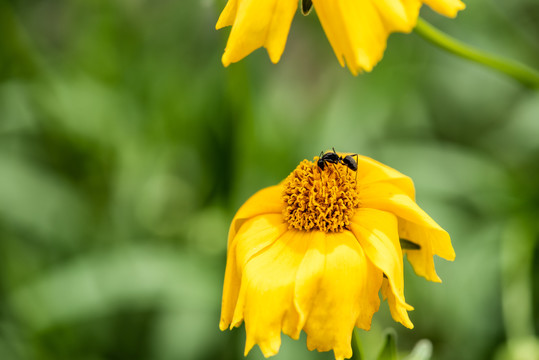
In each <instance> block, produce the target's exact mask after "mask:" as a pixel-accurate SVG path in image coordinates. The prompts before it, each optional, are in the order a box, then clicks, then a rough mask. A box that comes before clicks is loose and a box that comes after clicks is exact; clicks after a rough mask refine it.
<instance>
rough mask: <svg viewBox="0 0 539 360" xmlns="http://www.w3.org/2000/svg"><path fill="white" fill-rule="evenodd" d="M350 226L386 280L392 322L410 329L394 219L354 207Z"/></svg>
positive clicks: (400, 253) (411, 326)
mask: <svg viewBox="0 0 539 360" xmlns="http://www.w3.org/2000/svg"><path fill="white" fill-rule="evenodd" d="M351 229H352V232H353V233H354V235H355V237H356V238H357V240H358V241H359V244H361V247H362V248H363V249H364V250H365V253H366V254H367V257H368V258H369V260H370V261H371V262H372V263H373V264H374V265H375V266H376V267H377V268H378V269H380V270H381V271H383V272H384V274H386V276H387V278H388V279H389V283H390V285H391V291H392V293H393V294H394V295H395V299H396V315H397V316H396V317H394V319H395V321H398V322H400V323H401V324H403V325H404V326H406V327H408V328H410V329H411V328H413V324H412V322H411V321H410V318H409V317H408V313H407V312H406V311H407V310H410V309H411V307H410V305H408V304H406V301H405V299H404V277H403V264H402V251H401V247H400V243H399V236H398V233H397V218H396V217H395V216H394V215H393V214H390V213H387V212H385V211H380V210H375V209H358V211H357V212H356V215H355V216H354V218H353V219H352V223H351Z"/></svg>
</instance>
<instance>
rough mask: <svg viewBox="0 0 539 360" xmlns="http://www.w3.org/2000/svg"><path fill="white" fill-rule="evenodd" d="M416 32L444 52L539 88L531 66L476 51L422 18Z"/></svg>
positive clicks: (418, 21) (537, 73)
mask: <svg viewBox="0 0 539 360" xmlns="http://www.w3.org/2000/svg"><path fill="white" fill-rule="evenodd" d="M414 31H415V32H416V33H417V34H419V35H421V36H422V37H423V38H424V39H426V40H428V41H430V42H431V43H433V44H434V45H437V46H439V47H440V48H442V49H444V50H447V51H449V52H451V53H453V54H455V55H458V56H460V57H463V58H465V59H469V60H472V61H475V62H477V63H479V64H483V65H486V66H489V67H491V68H493V69H496V70H498V71H501V72H503V73H504V74H506V75H509V76H511V77H512V78H514V79H515V80H517V81H519V82H521V83H522V84H523V85H525V86H528V87H531V88H539V72H538V71H537V70H535V69H533V68H531V67H529V66H526V65H524V64H521V63H519V62H517V61H514V60H511V59H505V58H502V57H499V56H496V55H492V54H489V53H486V52H483V51H480V50H477V49H474V48H473V47H471V46H468V45H466V44H464V43H462V42H460V41H458V40H456V39H454V38H452V37H450V36H448V35H446V34H444V33H443V32H441V31H440V30H438V29H436V28H435V27H434V26H432V25H431V24H429V23H428V22H426V21H425V20H423V19H421V18H418V19H417V26H416V27H415V29H414Z"/></svg>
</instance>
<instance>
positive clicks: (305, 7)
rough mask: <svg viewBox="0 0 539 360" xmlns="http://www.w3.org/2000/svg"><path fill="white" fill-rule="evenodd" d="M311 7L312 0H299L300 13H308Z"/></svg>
mask: <svg viewBox="0 0 539 360" xmlns="http://www.w3.org/2000/svg"><path fill="white" fill-rule="evenodd" d="M312 7H313V2H312V0H301V13H302V14H303V15H305V16H307V15H309V13H310V12H311V8H312Z"/></svg>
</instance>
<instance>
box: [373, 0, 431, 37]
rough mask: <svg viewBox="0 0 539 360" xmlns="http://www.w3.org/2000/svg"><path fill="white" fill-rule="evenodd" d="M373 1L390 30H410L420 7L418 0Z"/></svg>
mask: <svg viewBox="0 0 539 360" xmlns="http://www.w3.org/2000/svg"><path fill="white" fill-rule="evenodd" d="M370 1H373V0H370ZM373 3H374V4H375V5H376V7H377V9H378V12H379V16H380V17H381V18H382V19H383V22H384V24H385V25H386V27H387V29H388V30H389V31H391V32H395V31H400V32H410V31H412V29H413V28H414V26H415V24H416V20H417V16H418V15H419V9H420V8H421V1H420V0H374V1H373Z"/></svg>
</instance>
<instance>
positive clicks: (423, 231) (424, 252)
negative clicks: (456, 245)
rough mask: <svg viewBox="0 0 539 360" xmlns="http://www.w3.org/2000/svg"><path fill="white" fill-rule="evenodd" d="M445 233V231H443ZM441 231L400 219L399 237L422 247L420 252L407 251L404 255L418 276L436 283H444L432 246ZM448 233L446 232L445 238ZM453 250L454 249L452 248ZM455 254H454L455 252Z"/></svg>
mask: <svg viewBox="0 0 539 360" xmlns="http://www.w3.org/2000/svg"><path fill="white" fill-rule="evenodd" d="M442 231H443V230H442ZM439 234H440V230H438V229H431V228H429V227H425V226H421V225H417V224H415V223H413V222H410V221H406V220H403V219H402V218H401V219H399V235H400V237H401V238H403V239H414V240H413V241H414V242H415V243H416V244H419V245H420V246H421V249H419V250H405V251H404V253H405V254H406V257H407V258H408V261H409V262H410V264H412V267H413V268H414V271H415V273H416V274H417V275H419V276H423V277H424V278H425V279H427V280H429V281H434V282H442V280H441V279H440V278H439V277H438V274H436V270H435V268H434V258H433V255H434V254H433V250H432V246H433V245H432V244H434V243H436V238H437V237H438V236H439ZM445 235H446V233H445V231H444V234H443V236H445ZM447 236H449V235H447ZM451 249H452V248H451ZM453 254H454V252H453Z"/></svg>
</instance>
